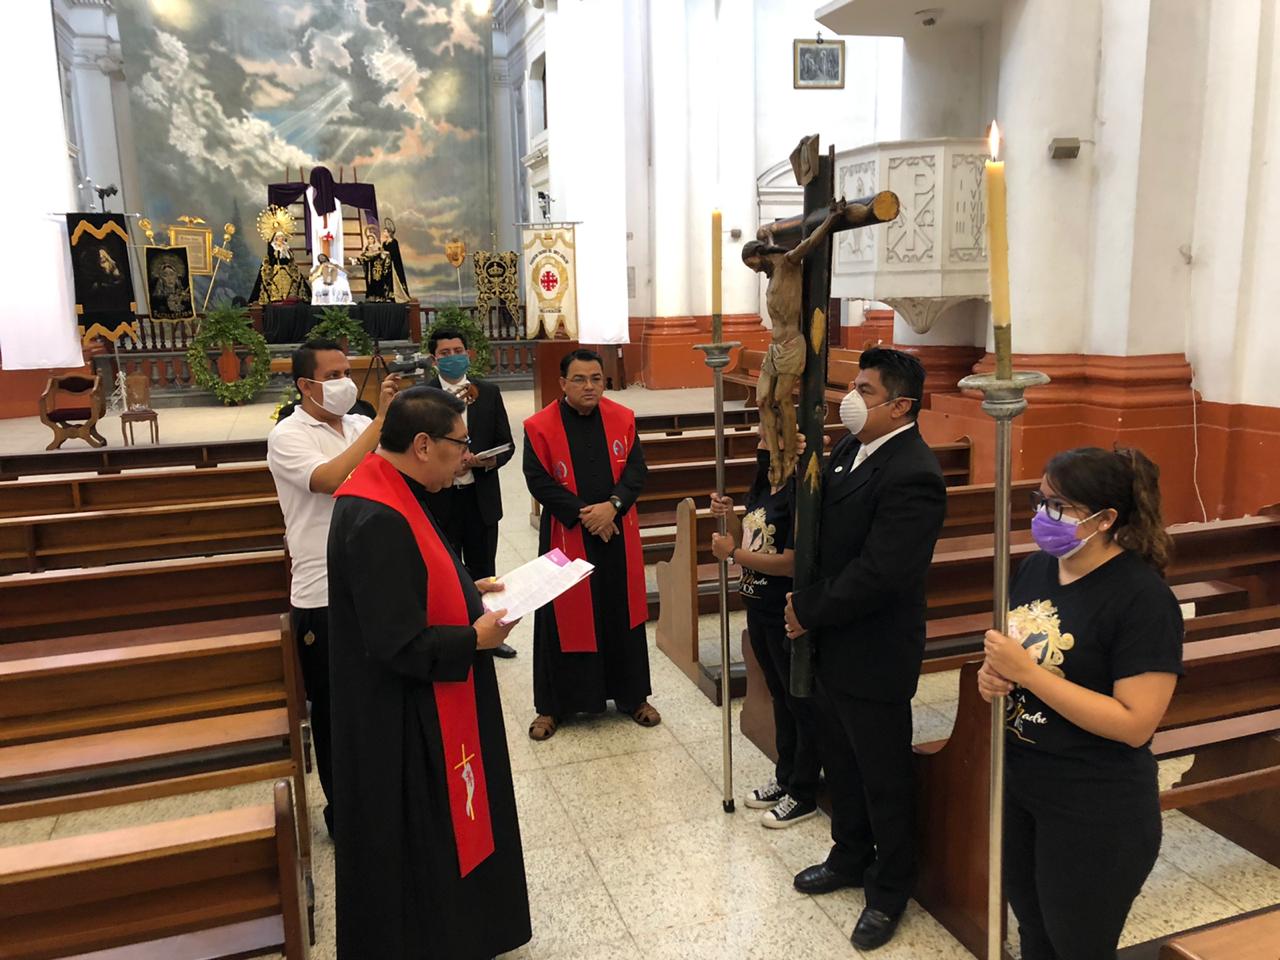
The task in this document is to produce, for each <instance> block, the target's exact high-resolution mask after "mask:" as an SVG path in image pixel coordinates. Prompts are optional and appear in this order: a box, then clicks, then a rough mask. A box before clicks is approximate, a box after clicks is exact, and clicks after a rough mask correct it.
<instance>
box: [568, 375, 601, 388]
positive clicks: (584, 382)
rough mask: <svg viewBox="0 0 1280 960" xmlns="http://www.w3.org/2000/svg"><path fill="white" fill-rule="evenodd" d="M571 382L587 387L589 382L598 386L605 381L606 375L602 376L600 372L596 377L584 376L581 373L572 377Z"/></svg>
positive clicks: (576, 385)
mask: <svg viewBox="0 0 1280 960" xmlns="http://www.w3.org/2000/svg"><path fill="white" fill-rule="evenodd" d="M569 382H570V383H572V384H573V385H574V386H575V387H585V386H586V385H587V384H588V383H589V384H591V386H593V387H598V386H600V385H601V384H602V383H604V377H602V376H600V374H598V373H597V374H596V375H595V376H594V377H584V376H582V375H581V374H579V375H578V376H576V377H570V378H569Z"/></svg>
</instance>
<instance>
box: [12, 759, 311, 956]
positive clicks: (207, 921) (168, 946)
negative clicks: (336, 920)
mask: <svg viewBox="0 0 1280 960" xmlns="http://www.w3.org/2000/svg"><path fill="white" fill-rule="evenodd" d="M296 808H297V807H296V805H295V803H294V798H293V795H292V791H291V789H290V785H289V781H287V780H281V781H279V782H277V783H276V785H275V790H274V804H273V805H270V806H262V807H248V808H242V809H238V810H226V811H222V812H219V813H211V814H206V815H203V816H198V817H189V818H187V819H184V820H173V821H168V822H164V823H155V824H147V825H145V826H136V827H126V828H124V829H121V830H112V831H110V832H107V833H96V834H88V835H85V836H74V837H59V838H56V839H53V840H45V841H42V842H39V843H30V844H25V845H22V846H17V847H8V848H5V849H0V956H3V957H5V958H7V960H51V958H54V957H66V956H69V955H71V954H75V955H79V956H83V955H85V954H90V953H91V955H92V957H93V958H95V960H213V958H232V957H235V958H239V957H251V956H261V955H263V954H266V953H276V954H279V953H283V954H284V956H285V957H286V958H288V960H306V958H307V957H308V956H309V945H308V937H307V930H306V916H307V913H306V910H307V907H306V901H305V881H304V879H303V866H302V862H301V858H300V857H299V855H298V848H297V839H296V837H297V829H298V826H297V824H296V822H295V819H294V810H295V809H296ZM303 809H305V806H304V807H303ZM97 951H102V952H97Z"/></svg>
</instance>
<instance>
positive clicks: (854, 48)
mask: <svg viewBox="0 0 1280 960" xmlns="http://www.w3.org/2000/svg"><path fill="white" fill-rule="evenodd" d="M813 9H814V8H813V5H812V4H808V5H806V4H803V3H780V2H778V0H756V2H755V11H756V59H755V63H756V83H755V98H756V174H757V175H759V174H760V173H763V172H764V171H765V170H767V169H768V168H769V167H771V166H772V165H773V164H775V163H777V162H778V161H779V160H785V159H786V158H787V157H788V156H790V154H791V151H792V150H793V149H795V145H796V144H797V143H799V142H800V138H801V137H804V136H807V135H808V134H811V133H819V134H821V135H822V144H823V149H826V145H827V144H830V143H834V144H835V145H836V149H837V150H845V149H848V148H849V147H857V146H860V145H862V144H864V143H873V142H875V141H877V140H897V139H899V130H900V129H901V122H902V87H901V83H902V41H901V40H899V39H898V38H896V37H844V38H839V37H834V36H832V34H831V33H830V31H828V30H826V29H825V28H824V27H822V25H821V24H819V23H818V21H817V20H815V19H813ZM819 30H822V35H823V39H824V40H836V39H843V40H844V41H845V85H844V89H843V90H796V89H794V73H793V69H792V52H791V50H792V48H791V43H792V41H793V40H796V39H802V40H812V39H815V38H816V37H817V35H818V31H819ZM749 89H750V88H749V86H748V85H746V84H745V81H744V86H743V93H742V95H743V96H746V95H748V91H749Z"/></svg>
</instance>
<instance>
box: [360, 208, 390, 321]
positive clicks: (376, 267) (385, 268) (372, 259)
mask: <svg viewBox="0 0 1280 960" xmlns="http://www.w3.org/2000/svg"><path fill="white" fill-rule="evenodd" d="M351 265H352V266H353V267H355V266H363V267H364V298H365V299H366V300H374V301H380V302H386V301H390V300H395V296H394V295H393V291H392V285H393V283H394V277H393V275H392V264H391V254H390V253H388V252H387V250H386V249H385V248H384V247H383V246H382V239H381V237H380V236H379V234H378V228H377V227H376V226H374V225H372V224H370V225H369V226H368V227H365V231H364V249H363V250H362V251H361V252H360V256H358V257H352V258H351Z"/></svg>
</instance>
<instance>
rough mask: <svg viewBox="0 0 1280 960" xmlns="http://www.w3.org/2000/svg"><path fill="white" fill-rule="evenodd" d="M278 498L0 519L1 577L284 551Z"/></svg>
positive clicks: (268, 497)
mask: <svg viewBox="0 0 1280 960" xmlns="http://www.w3.org/2000/svg"><path fill="white" fill-rule="evenodd" d="M283 546H284V517H283V515H282V514H281V512H280V503H279V501H278V500H277V499H276V497H275V496H274V495H272V496H267V497H252V498H247V499H243V500H213V501H210V502H208V503H184V504H168V505H164V506H155V507H152V506H137V507H121V508H114V509H110V510H85V511H81V512H77V513H56V514H46V515H44V516H36V517H10V518H5V519H0V574H9V573H19V572H26V573H35V572H37V571H40V570H61V569H67V568H72V567H90V566H96V565H99V564H112V563H128V562H131V561H137V560H162V559H167V558H171V557H191V556H201V555H207V554H214V553H227V552H236V551H242V550H279V549H281V548H283Z"/></svg>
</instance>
